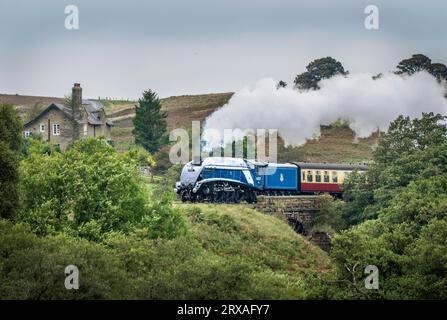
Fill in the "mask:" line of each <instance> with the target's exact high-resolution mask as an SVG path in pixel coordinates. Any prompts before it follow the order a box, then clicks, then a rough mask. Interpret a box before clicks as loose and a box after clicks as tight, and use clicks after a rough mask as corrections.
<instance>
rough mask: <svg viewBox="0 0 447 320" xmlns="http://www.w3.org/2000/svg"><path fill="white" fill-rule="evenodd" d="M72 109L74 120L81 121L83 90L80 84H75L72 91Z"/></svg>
mask: <svg viewBox="0 0 447 320" xmlns="http://www.w3.org/2000/svg"><path fill="white" fill-rule="evenodd" d="M71 108H72V112H73V118H75V119H77V120H81V118H82V88H81V85H80V84H79V83H75V84H74V85H73V88H72V90H71Z"/></svg>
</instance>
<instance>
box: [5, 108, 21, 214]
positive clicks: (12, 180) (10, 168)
mask: <svg viewBox="0 0 447 320" xmlns="http://www.w3.org/2000/svg"><path fill="white" fill-rule="evenodd" d="M21 132H22V123H21V121H20V118H19V115H18V112H17V110H15V109H14V107H13V106H12V105H8V104H0V217H5V218H9V217H12V216H14V215H15V214H16V213H17V212H18V209H19V206H20V202H19V185H18V184H19V159H20V147H21V137H22V136H21Z"/></svg>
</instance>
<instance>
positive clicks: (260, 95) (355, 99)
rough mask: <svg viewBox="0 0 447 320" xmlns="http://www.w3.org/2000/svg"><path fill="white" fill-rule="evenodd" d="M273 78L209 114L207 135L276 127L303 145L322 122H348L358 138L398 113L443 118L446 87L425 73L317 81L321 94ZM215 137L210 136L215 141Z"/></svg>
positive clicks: (287, 139)
mask: <svg viewBox="0 0 447 320" xmlns="http://www.w3.org/2000/svg"><path fill="white" fill-rule="evenodd" d="M276 84H277V82H276V81H275V80H274V79H262V80H260V81H258V82H257V83H256V85H255V86H254V87H253V88H250V87H246V88H244V89H242V90H240V91H239V92H237V93H235V94H234V95H233V97H232V98H231V100H230V101H229V102H228V104H226V105H224V106H223V107H222V108H220V109H219V110H217V111H215V112H214V113H213V114H211V115H210V116H209V117H208V118H207V120H206V123H205V128H204V129H205V131H206V130H209V129H214V130H218V131H219V132H220V133H221V134H222V137H223V132H224V129H233V130H234V129H242V130H246V129H252V130H255V132H256V130H257V129H278V133H279V135H280V136H281V137H282V138H283V139H284V142H285V144H286V145H295V146H297V145H301V144H303V143H304V142H305V141H306V139H308V138H312V137H314V136H319V134H320V124H330V123H332V122H334V121H336V120H337V119H340V118H341V119H346V120H349V121H350V126H351V128H352V129H353V130H354V131H355V132H356V133H357V135H358V136H359V137H367V136H369V135H370V134H371V133H372V132H374V131H376V130H377V128H380V129H381V130H386V129H387V128H388V125H389V123H390V122H391V121H392V120H393V119H395V118H396V117H397V116H398V115H400V114H402V115H405V116H410V117H420V116H421V113H422V112H434V113H441V114H445V113H446V112H447V100H446V99H445V98H444V95H445V87H444V86H443V85H440V84H439V83H438V82H437V81H436V79H435V78H434V77H433V76H431V75H430V74H428V73H426V72H419V73H416V74H414V75H412V76H405V77H402V76H398V75H395V74H391V73H390V74H386V75H384V76H382V77H381V78H380V79H377V80H373V79H372V74H368V73H364V74H352V75H349V76H347V77H343V76H337V77H333V78H331V79H327V80H324V81H322V82H320V87H321V89H320V90H317V91H304V92H299V91H297V90H295V89H293V88H280V89H277V88H276ZM213 137H214V138H213ZM204 139H205V141H206V143H207V145H208V146H216V145H220V144H221V143H222V141H217V140H216V139H217V138H216V136H215V135H206V134H205V138H204Z"/></svg>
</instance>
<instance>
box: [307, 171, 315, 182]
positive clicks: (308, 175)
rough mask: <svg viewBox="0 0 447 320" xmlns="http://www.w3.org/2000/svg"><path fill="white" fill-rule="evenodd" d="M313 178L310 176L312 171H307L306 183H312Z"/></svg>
mask: <svg viewBox="0 0 447 320" xmlns="http://www.w3.org/2000/svg"><path fill="white" fill-rule="evenodd" d="M313 180H314V177H313V175H312V171H307V182H313Z"/></svg>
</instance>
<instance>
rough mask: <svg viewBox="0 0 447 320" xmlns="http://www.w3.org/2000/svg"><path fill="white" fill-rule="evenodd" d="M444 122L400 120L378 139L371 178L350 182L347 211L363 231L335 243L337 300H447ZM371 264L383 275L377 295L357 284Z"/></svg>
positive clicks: (432, 117)
mask: <svg viewBox="0 0 447 320" xmlns="http://www.w3.org/2000/svg"><path fill="white" fill-rule="evenodd" d="M444 120H445V118H444V117H443V116H441V115H434V114H432V113H428V114H423V116H422V118H420V119H409V118H405V117H399V118H397V119H396V120H395V121H394V122H393V123H391V125H390V128H389V130H388V132H387V133H386V134H385V135H384V136H382V137H381V140H380V143H379V147H378V148H377V150H376V153H375V164H374V165H373V166H371V168H370V170H369V172H368V174H367V175H366V176H363V177H359V176H358V175H357V176H355V175H354V176H353V177H351V179H349V181H348V183H347V184H346V186H345V187H346V189H347V193H346V195H345V196H346V197H347V199H346V200H348V202H347V203H346V204H345V205H344V207H343V208H342V209H343V210H344V211H343V214H344V215H345V217H348V222H349V223H351V224H358V225H356V226H354V227H352V228H349V229H347V230H345V231H343V232H341V233H340V234H339V235H337V236H336V237H335V239H334V247H333V251H332V254H331V256H332V258H333V260H334V262H335V264H336V268H337V275H336V280H335V282H334V283H336V284H337V286H336V288H337V290H335V291H334V295H335V297H343V298H346V297H349V298H387V299H445V298H446V297H447V281H446V279H447V277H446V276H447V243H446V239H447V238H446V237H445V235H446V233H447V129H446V126H445V121H444ZM362 221H364V222H362ZM367 265H376V266H377V267H378V269H379V272H380V273H379V274H380V289H379V290H366V289H365V288H364V283H363V281H361V280H359V279H363V278H364V277H365V275H364V274H363V271H364V268H365V267H366V266H367Z"/></svg>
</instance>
